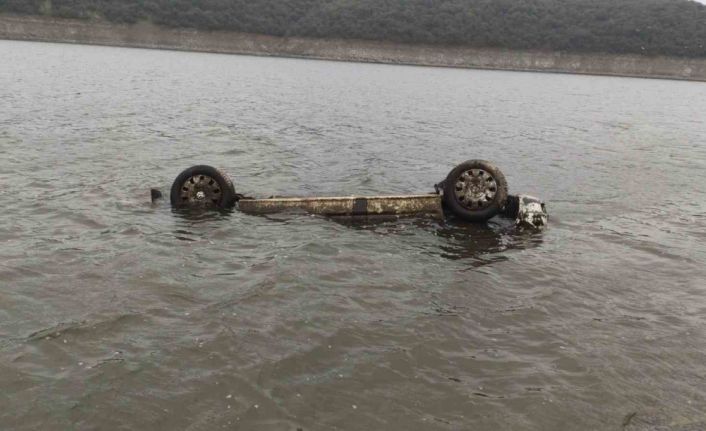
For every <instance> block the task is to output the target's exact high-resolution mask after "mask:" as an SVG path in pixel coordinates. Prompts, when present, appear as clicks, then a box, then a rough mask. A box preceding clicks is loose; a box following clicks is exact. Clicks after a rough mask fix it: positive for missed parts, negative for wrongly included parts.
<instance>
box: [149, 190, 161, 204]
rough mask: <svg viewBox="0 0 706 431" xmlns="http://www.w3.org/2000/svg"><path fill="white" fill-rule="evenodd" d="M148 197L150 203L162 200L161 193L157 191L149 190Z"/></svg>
mask: <svg viewBox="0 0 706 431" xmlns="http://www.w3.org/2000/svg"><path fill="white" fill-rule="evenodd" d="M150 196H151V197H152V203H157V201H158V200H160V199H162V192H160V191H159V190H157V189H150Z"/></svg>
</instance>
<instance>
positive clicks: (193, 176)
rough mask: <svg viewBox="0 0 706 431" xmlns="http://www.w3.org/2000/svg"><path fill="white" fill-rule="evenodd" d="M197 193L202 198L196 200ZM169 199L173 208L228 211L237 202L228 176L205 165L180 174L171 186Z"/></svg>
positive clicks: (193, 167)
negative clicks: (211, 208)
mask: <svg viewBox="0 0 706 431" xmlns="http://www.w3.org/2000/svg"><path fill="white" fill-rule="evenodd" d="M199 193H201V194H202V195H203V197H200V198H197V197H196V195H198V194H199ZM169 198H170V201H171V203H172V206H173V207H175V208H189V207H216V208H223V209H229V208H232V207H233V206H234V205H235V202H236V201H237V197H236V194H235V187H234V186H233V182H232V181H231V179H230V178H229V177H228V175H226V174H224V173H223V172H221V171H220V170H218V169H216V168H214V167H212V166H206V165H199V166H192V167H190V168H189V169H186V170H185V171H183V172H182V173H180V174H179V175H178V176H177V177H176V179H175V180H174V183H173V184H172V189H171V193H170V195H169Z"/></svg>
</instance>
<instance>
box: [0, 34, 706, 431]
mask: <svg viewBox="0 0 706 431" xmlns="http://www.w3.org/2000/svg"><path fill="white" fill-rule="evenodd" d="M0 59H2V63H1V64H0V154H1V158H0V186H1V187H0V203H1V205H2V212H1V213H0V388H1V391H0V428H1V429H4V430H8V429H17V430H34V429H61V430H64V429H66V430H69V429H77V430H84V429H104V430H117V429H126V430H132V429H165V430H166V429H169V430H175V429H189V430H211V429H220V428H228V429H241V430H255V429H265V430H270V429H271V430H296V429H303V430H330V429H338V430H461V429H464V430H465V429H474V430H499V429H525V430H530V429H531V430H569V429H576V430H583V429H586V430H588V429H620V428H621V427H623V424H627V425H628V427H632V426H635V425H640V424H642V425H644V424H646V423H649V422H650V421H652V422H653V423H659V424H663V425H668V426H669V427H670V428H673V429H681V428H679V427H682V428H683V429H701V428H700V427H701V426H706V425H705V424H706V413H704V412H706V244H704V242H705V241H704V240H706V125H705V124H704V118H705V116H706V85H705V84H703V83H691V82H673V81H657V80H638V79H624V78H608V77H587V76H569V75H552V74H531V73H513V72H495V71H473V70H453V69H434V68H417V67H401V66H384V65H366V64H351V63H335V62H322V61H305V60H291V59H274V58H256V57H245V56H221V55H210V54H196V53H179V52H164V51H149V50H130V49H118V48H105V47H88V46H70V45H54V44H35V43H20V42H7V41H0ZM470 158H485V159H488V160H492V161H494V162H496V163H497V164H498V165H499V166H500V167H501V168H502V169H503V170H504V172H505V175H506V176H507V178H508V181H509V184H510V188H511V191H513V192H525V193H531V194H536V195H538V196H541V197H543V198H544V199H545V200H546V201H547V203H548V208H549V210H550V215H551V216H550V226H549V229H548V230H546V231H545V232H543V233H538V234H530V233H519V232H516V231H515V230H514V229H513V228H512V226H511V225H510V223H509V222H508V221H506V220H502V219H497V220H492V221H491V222H490V223H488V224H487V225H480V226H463V225H457V224H450V223H439V222H434V221H429V220H414V219H411V220H405V221H401V222H395V223H392V222H386V223H377V224H374V223H371V224H350V223H348V224H347V223H342V222H338V221H335V220H330V219H325V218H319V217H312V216H305V215H291V214H290V215H277V216H273V217H267V218H266V217H255V216H248V215H244V214H240V213H238V212H233V213H232V214H227V215H221V214H206V215H202V216H196V217H195V216H189V217H187V216H184V215H179V214H175V213H173V212H172V211H171V210H170V208H169V206H168V205H162V206H152V205H151V203H150V202H149V188H150V187H153V186H159V187H161V188H163V189H167V188H168V186H169V185H170V183H171V181H172V179H173V178H174V177H175V176H176V175H177V174H178V173H179V172H180V171H181V170H182V169H184V168H186V167H188V166H190V165H193V164H197V163H206V164H212V165H216V166H219V167H222V168H223V169H224V170H225V171H226V172H228V173H230V174H231V175H232V176H233V178H234V180H235V182H236V188H237V189H238V191H239V192H244V193H247V194H251V195H256V196H269V195H273V194H277V195H317V194H318V195H345V194H358V193H360V194H379V193H382V194H389V193H408V192H426V191H432V190H433V189H432V185H433V184H434V183H435V182H438V181H439V180H441V179H442V178H444V177H445V176H446V174H447V172H448V171H449V170H450V169H451V168H452V167H453V166H454V165H455V164H457V163H458V162H461V161H463V160H466V159H470ZM633 413H636V415H633ZM684 427H686V428H684ZM689 427H693V428H689Z"/></svg>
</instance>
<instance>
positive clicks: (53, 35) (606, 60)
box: [0, 15, 706, 81]
mask: <svg viewBox="0 0 706 431" xmlns="http://www.w3.org/2000/svg"><path fill="white" fill-rule="evenodd" d="M0 39H8V40H25V41H40V42H59V43H76V44H89V45H107V46H120V47H131V48H151V49H168V50H179V51H196V52H211V53H221V54H245V55H259V56H275V57H293V58H309V59H318V60H335V61H353V62H366V63H384V64H404V65H417V66H437V67H456V68H469V69H493V70H511V71H525V72H553V73H573V74H588V75H608V76H624V77H636V78H659V79H679V80H690V81H706V59H694V58H679V57H642V56H638V55H616V54H585V53H565V52H542V51H512V50H504V49H491V48H470V47H459V46H437V45H412V44H400V43H394V42H381V41H367V40H344V39H310V38H300V37H294V38H283V37H275V36H266V35H259V34H248V33H237V32H227V31H201V30H191V29H173V28H167V27H160V26H156V25H153V24H149V23H139V24H134V25H123V24H113V23H108V22H103V21H82V20H74V19H60V18H45V17H37V16H17V15H0Z"/></svg>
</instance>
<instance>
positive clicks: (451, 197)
mask: <svg viewBox="0 0 706 431" xmlns="http://www.w3.org/2000/svg"><path fill="white" fill-rule="evenodd" d="M443 190H444V204H445V206H446V208H447V209H449V210H450V211H451V212H452V213H453V214H454V215H455V216H456V217H459V218H461V219H463V220H466V221H471V222H480V221H485V220H488V219H490V218H491V217H493V216H495V215H497V214H498V213H500V212H501V211H502V210H503V208H504V207H505V203H506V202H507V196H508V192H507V181H506V180H505V175H503V173H502V172H501V171H500V169H498V167H497V166H495V165H493V164H492V163H490V162H487V161H485V160H468V161H465V162H463V163H461V164H460V165H458V166H456V167H455V168H454V169H453V170H452V171H451V172H449V175H448V176H447V177H446V180H445V181H444V187H443Z"/></svg>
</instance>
